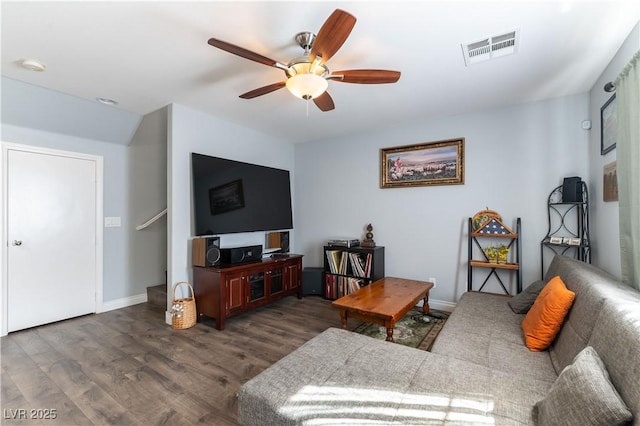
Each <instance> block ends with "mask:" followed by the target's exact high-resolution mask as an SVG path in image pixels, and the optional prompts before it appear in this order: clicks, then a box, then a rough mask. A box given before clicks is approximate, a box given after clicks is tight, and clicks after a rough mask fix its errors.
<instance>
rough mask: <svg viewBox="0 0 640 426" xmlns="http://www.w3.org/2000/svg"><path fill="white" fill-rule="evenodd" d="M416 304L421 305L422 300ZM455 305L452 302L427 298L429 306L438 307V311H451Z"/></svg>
mask: <svg viewBox="0 0 640 426" xmlns="http://www.w3.org/2000/svg"><path fill="white" fill-rule="evenodd" d="M418 306H422V300H420V301H419V302H418ZM455 307H456V304H455V303H453V302H447V301H445V300H438V299H431V298H429V308H433V309H438V310H439V311H445V312H453V309H454V308H455Z"/></svg>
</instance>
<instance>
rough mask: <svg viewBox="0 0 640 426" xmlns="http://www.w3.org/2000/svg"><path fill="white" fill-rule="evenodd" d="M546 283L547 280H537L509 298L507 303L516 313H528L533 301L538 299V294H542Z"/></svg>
mask: <svg viewBox="0 0 640 426" xmlns="http://www.w3.org/2000/svg"><path fill="white" fill-rule="evenodd" d="M545 284H546V282H545V281H542V280H539V281H536V282H534V283H533V284H530V285H529V286H528V287H527V288H525V289H524V290H523V291H521V292H520V293H518V294H516V295H515V296H513V297H512V298H511V299H509V301H508V302H507V303H508V304H509V307H510V308H511V310H512V311H513V312H514V313H516V314H526V313H527V312H529V309H531V306H533V303H534V302H535V301H536V298H537V297H538V294H540V291H542V289H543V287H544V285H545Z"/></svg>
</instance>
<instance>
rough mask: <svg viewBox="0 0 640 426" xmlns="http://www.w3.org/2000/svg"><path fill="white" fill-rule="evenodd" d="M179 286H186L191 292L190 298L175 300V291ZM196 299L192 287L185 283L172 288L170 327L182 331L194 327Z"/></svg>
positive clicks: (182, 282)
mask: <svg viewBox="0 0 640 426" xmlns="http://www.w3.org/2000/svg"><path fill="white" fill-rule="evenodd" d="M181 285H186V286H188V287H189V290H191V296H190V297H185V298H182V299H176V290H177V289H178V287H180V286H181ZM196 315H197V314H196V299H195V293H194V291H193V287H191V284H189V283H188V282H186V281H181V282H179V283H177V284H176V285H175V286H173V306H172V307H171V327H172V328H173V329H175V330H183V329H185V328H190V327H193V326H194V325H196Z"/></svg>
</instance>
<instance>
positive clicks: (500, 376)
mask: <svg viewBox="0 0 640 426" xmlns="http://www.w3.org/2000/svg"><path fill="white" fill-rule="evenodd" d="M507 309H508V308H507ZM550 386H551V383H550V382H547V381H540V380H535V379H530V378H524V379H523V378H521V377H517V376H513V375H511V374H508V373H504V372H501V371H497V370H493V369H490V368H486V367H482V366H478V365H475V364H472V363H469V362H466V361H462V360H458V359H455V358H451V357H446V356H440V355H438V354H433V353H429V352H426V351H421V350H418V349H414V348H408V347H405V346H402V345H398V344H394V343H390V342H383V341H379V340H376V339H372V338H370V337H367V336H363V335H360V334H356V333H352V332H349V331H346V330H340V329H336V328H330V329H328V330H326V331H324V332H323V333H321V334H319V335H318V336H316V337H314V338H313V339H311V340H310V341H308V342H307V343H305V344H304V345H302V346H301V347H300V348H298V349H297V350H295V351H294V352H292V353H291V354H289V355H287V356H286V357H284V358H283V359H281V360H280V361H278V362H276V363H275V364H274V365H272V366H271V367H269V368H268V369H267V370H265V371H263V372H262V373H260V374H259V375H258V376H256V377H254V378H253V379H251V380H250V381H248V382H247V383H245V384H244V385H243V386H242V387H241V388H240V391H239V392H238V419H239V422H240V423H241V424H243V425H245V426H248V425H265V424H277V425H294V424H345V423H350V424H351V423H354V424H356V423H357V424H414V425H420V424H439V425H454V424H455V425H458V424H469V423H479V424H495V425H507V424H510V425H513V424H531V423H532V421H533V417H532V413H533V406H534V404H535V402H536V401H537V400H539V399H541V398H543V397H544V395H546V393H547V392H548V390H549V387H550Z"/></svg>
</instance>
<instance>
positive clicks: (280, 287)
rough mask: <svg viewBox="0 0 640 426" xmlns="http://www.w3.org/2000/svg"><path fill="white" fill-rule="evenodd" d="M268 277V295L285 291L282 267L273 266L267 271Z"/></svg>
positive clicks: (275, 294)
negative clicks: (273, 267)
mask: <svg viewBox="0 0 640 426" xmlns="http://www.w3.org/2000/svg"><path fill="white" fill-rule="evenodd" d="M267 274H268V278H269V280H268V281H269V295H270V296H277V295H279V294H283V293H284V291H285V282H284V269H283V268H275V269H272V270H270V271H268V272H267Z"/></svg>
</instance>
